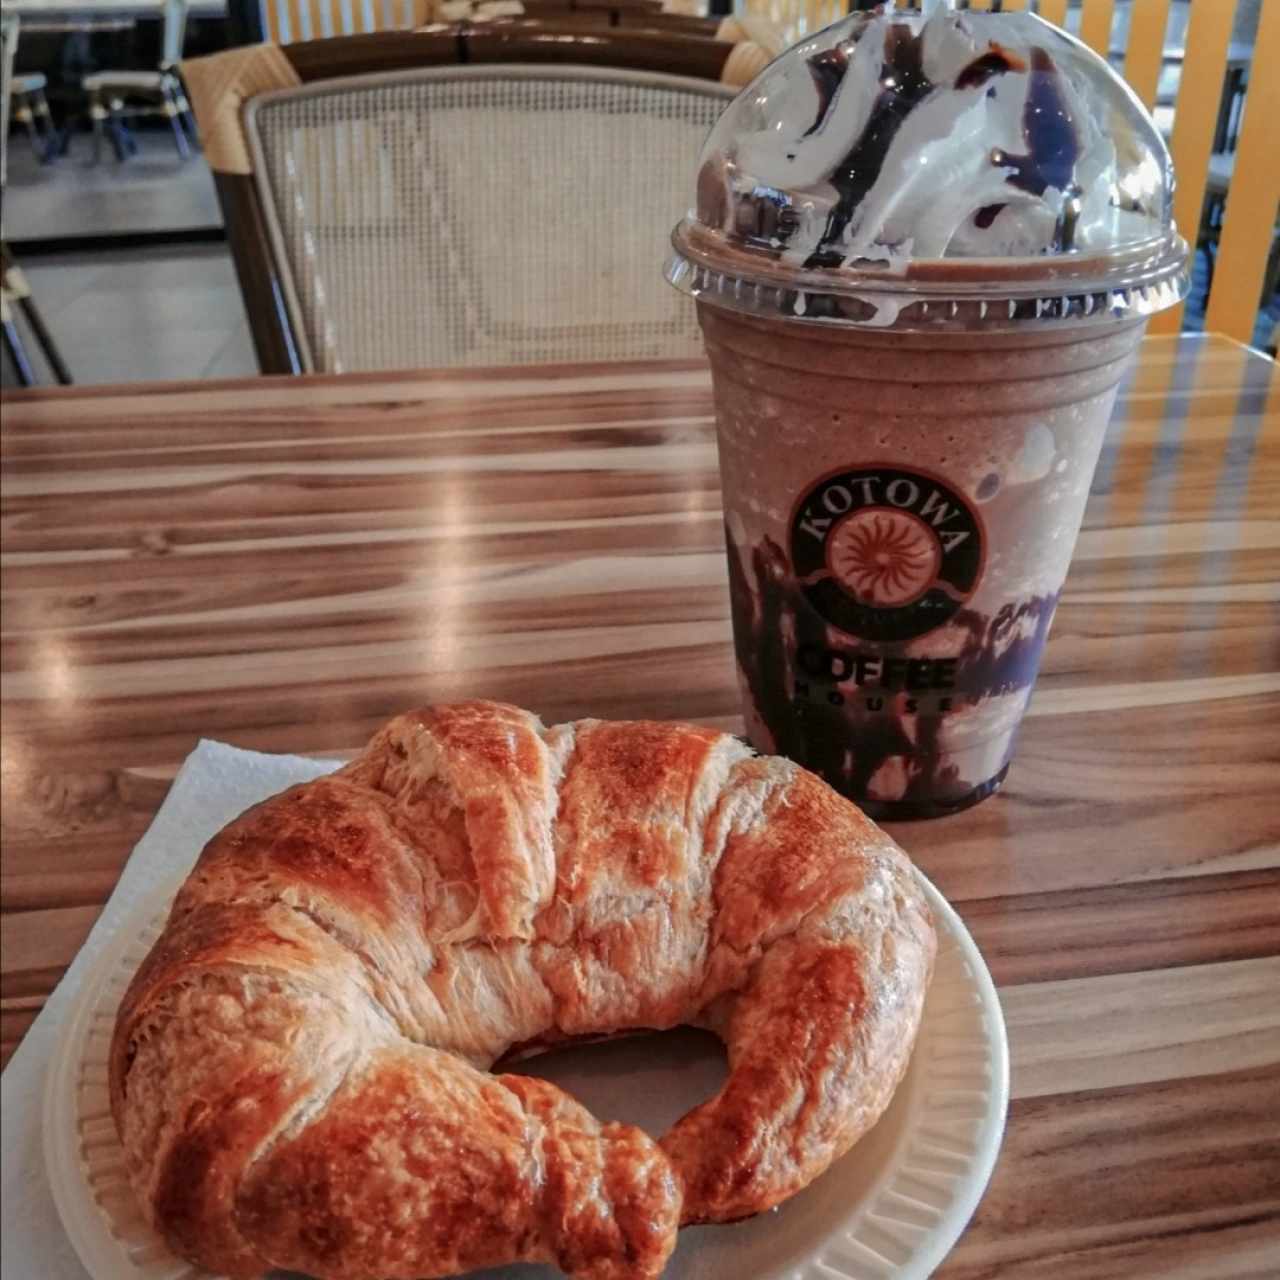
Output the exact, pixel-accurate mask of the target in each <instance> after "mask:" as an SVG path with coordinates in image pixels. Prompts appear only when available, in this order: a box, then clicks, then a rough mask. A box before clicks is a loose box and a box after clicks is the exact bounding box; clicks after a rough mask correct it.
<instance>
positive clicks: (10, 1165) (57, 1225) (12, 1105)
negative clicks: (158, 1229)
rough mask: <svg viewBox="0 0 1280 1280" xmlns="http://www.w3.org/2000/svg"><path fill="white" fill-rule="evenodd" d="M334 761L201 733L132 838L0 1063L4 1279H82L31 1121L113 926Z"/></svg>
mask: <svg viewBox="0 0 1280 1280" xmlns="http://www.w3.org/2000/svg"><path fill="white" fill-rule="evenodd" d="M337 767H338V762H337V761H335V760H307V759H304V758H302V757H301V756H269V755H263V754H261V753H260V752H257V751H240V750H238V749H237V748H235V747H228V746H226V745H224V744H223V743H221V742H201V743H200V744H199V745H198V746H197V747H196V749H195V750H194V751H193V752H192V753H191V754H190V755H189V756H188V757H187V759H186V761H185V762H184V763H183V766H182V768H181V770H180V771H179V773H178V776H177V778H175V779H174V783H173V786H172V787H171V788H170V790H169V794H168V796H167V797H166V798H165V802H164V804H162V805H161V806H160V811H159V813H157V814H156V816H155V819H154V821H153V822H152V823H151V825H150V827H148V828H147V831H146V834H145V835H144V836H143V837H142V839H141V840H139V841H138V843H137V845H136V846H135V847H134V850H133V853H132V854H131V855H130V857H129V861H128V863H127V864H126V865H125V869H124V873H123V874H122V875H121V877H120V883H119V884H117V885H116V888H115V892H114V893H113V894H112V895H111V897H110V899H109V900H108V902H107V905H106V906H105V907H104V908H103V911H102V915H101V916H99V918H98V922H97V924H95V925H94V926H93V930H92V932H91V933H90V934H89V937H88V938H87V939H86V940H85V944H84V946H83V947H81V948H80V953H79V954H78V955H77V956H76V958H75V960H74V961H73V962H72V964H71V967H70V968H69V969H68V970H67V972H66V975H65V976H64V977H63V979H62V981H61V982H60V983H59V984H58V987H57V990H55V991H54V993H53V995H51V996H50V997H49V1000H48V1002H47V1003H46V1004H45V1006H44V1008H43V1009H42V1010H41V1011H40V1016H39V1017H38V1018H37V1019H36V1020H35V1022H34V1023H33V1024H32V1026H31V1029H30V1030H29V1031H28V1032H27V1034H26V1037H25V1038H24V1039H23V1041H22V1044H21V1045H19V1046H18V1051H17V1052H16V1053H15V1054H14V1055H13V1057H12V1058H11V1059H10V1060H9V1064H8V1066H7V1067H5V1070H4V1079H3V1097H2V1100H0V1105H3V1114H4V1129H3V1157H4V1165H3V1181H2V1182H0V1190H2V1192H3V1223H4V1230H3V1233H2V1235H0V1273H2V1274H3V1275H4V1280H86V1275H87V1273H86V1272H85V1269H84V1267H82V1266H81V1265H80V1260H79V1259H78V1258H77V1257H76V1254H75V1251H74V1250H73V1249H72V1247H71V1242H70V1241H69V1240H68V1239H67V1237H66V1234H65V1233H64V1231H63V1229H62V1223H61V1222H60V1221H59V1219H58V1211H57V1209H56V1208H55V1207H54V1203H53V1197H52V1196H51V1195H50V1193H49V1185H48V1181H47V1179H46V1176H45V1167H44V1150H43V1147H42V1145H41V1137H40V1124H41V1116H42V1112H43V1108H44V1080H45V1075H46V1073H47V1071H48V1067H49V1062H50V1059H51V1057H52V1055H53V1053H54V1051H55V1050H56V1047H57V1042H58V1035H59V1030H60V1023H61V1021H62V1018H63V1015H64V1013H65V1012H66V1009H67V1006H68V1005H69V1004H70V1002H71V1000H72V998H73V997H74V995H75V992H76V991H77V990H78V989H79V986H80V983H81V982H82V981H84V977H85V975H86V973H88V972H89V970H90V968H91V967H92V965H93V963H94V960H95V959H96V957H97V956H98V955H99V953H100V952H101V951H102V948H103V947H104V946H105V944H106V943H107V941H108V940H109V939H110V937H111V936H112V934H113V933H114V932H115V931H116V930H117V929H119V928H120V925H121V923H122V922H123V921H125V920H127V919H128V917H129V914H130V913H131V912H132V911H133V910H134V909H135V908H136V907H137V906H138V904H139V903H140V902H142V901H143V900H144V899H145V898H146V897H148V896H149V895H150V894H151V893H152V892H154V891H155V890H156V889H157V887H158V886H159V885H162V884H174V885H176V884H177V883H178V881H179V880H181V879H182V877H183V876H185V875H186V873H187V872H188V871H189V870H190V869H191V866H192V864H193V863H194V862H195V860H196V857H197V855H198V854H199V853H200V850H201V848H203V846H204V844H205V842H206V841H207V840H208V839H209V838H210V837H211V836H213V835H215V834H216V833H217V832H218V831H219V830H220V829H221V828H222V827H224V826H226V824H227V823H228V822H230V821H231V819H232V818H234V817H235V816H236V815H237V814H240V813H243V812H244V810H245V809H247V808H248V807H249V806H250V805H253V804H257V803H258V801H259V800H265V799H266V798H267V797H268V796H271V795H274V794H275V793H276V792H277V791H282V790H284V788H285V787H289V786H292V785H293V784H294V783H296V782H309V781H310V780H311V779H312V778H318V777H320V776H321V775H322V774H325V773H331V772H332V771H333V770H334V769H336V768H337Z"/></svg>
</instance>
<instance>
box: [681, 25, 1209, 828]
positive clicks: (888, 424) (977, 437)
mask: <svg viewBox="0 0 1280 1280" xmlns="http://www.w3.org/2000/svg"><path fill="white" fill-rule="evenodd" d="M1172 198H1173V173H1172V169H1171V166H1170V162H1169V155H1168V152H1167V150H1166V148H1165V145H1164V143H1163V141H1162V139H1161V137H1160V134H1159V132H1158V131H1157V129H1156V128H1155V125H1154V124H1153V122H1152V120H1151V118H1150V116H1149V115H1148V114H1147V112H1146V111H1145V110H1144V109H1143V107H1142V106H1141V104H1140V103H1139V102H1138V100H1137V99H1136V98H1135V97H1134V96H1133V94H1132V92H1131V91H1130V90H1129V89H1128V88H1127V86H1125V84H1124V83H1123V82H1122V81H1121V80H1120V79H1119V78H1118V77H1117V76H1116V75H1115V74H1114V73H1113V72H1112V71H1111V70H1110V68H1109V67H1108V66H1107V65H1106V63H1105V62H1103V61H1102V60H1101V59H1100V58H1098V57H1097V56H1095V55H1094V54H1093V53H1092V52H1090V51H1089V50H1088V49H1087V48H1086V47H1085V46H1084V45H1082V44H1080V43H1079V42H1078V41H1076V40H1074V39H1072V38H1071V37H1070V36H1068V35H1066V34H1065V33H1063V32H1062V31H1060V30H1058V29H1057V28H1056V27H1053V26H1050V25H1049V24H1047V23H1045V22H1043V21H1042V20H1041V19H1039V18H1037V17H1035V16H1034V15H1031V14H1028V13H1010V14H991V13H975V12H965V13H957V12H953V11H951V10H950V9H946V8H936V9H935V10H934V11H933V12H932V13H931V14H930V15H929V16H928V17H926V16H924V15H922V14H919V13H907V12H901V13H895V12H880V13H859V14H855V15H853V16H851V17H849V18H847V19H845V20H843V21H841V22H839V23H836V24H835V25H834V26H831V27H828V28H827V29H826V30H825V31H822V32H820V33H819V34H817V35H815V36H813V37H812V38H810V39H808V40H805V41H803V42H802V43H800V44H798V45H796V46H795V47H793V48H792V49H790V50H788V51H787V52H786V53H784V54H783V55H782V56H781V57H780V58H779V59H778V60H776V61H775V62H774V63H772V64H771V65H770V66H769V67H768V68H766V69H765V71H764V72H762V74H761V75H760V76H759V77H758V78H757V79H756V80H755V81H754V82H753V83H752V84H751V85H749V86H748V87H747V88H746V89H745V90H744V91H743V92H742V93H741V94H740V95H739V96H738V97H737V98H736V99H735V100H734V101H733V103H732V104H731V105H730V106H729V107H728V109H727V110H726V111H725V113H724V115H723V116H722V117H721V119H720V121H719V122H718V123H717V125H716V126H715V128H714V129H713V130H712V133H711V135H710V137H709V139H708V141H707V143H706V146H705V147H704V149H703V153H702V156H701V159H700V162H699V172H698V177H697V194H696V207H695V208H694V209H693V210H691V211H690V213H689V215H688V217H686V218H685V219H684V220H683V221H682V222H681V223H680V224H679V226H678V227H677V228H676V229H675V232H674V233H673V237H672V242H673V245H674V248H675V253H674V255H673V257H672V258H671V260H670V262H669V263H668V267H667V276H668V279H669V280H670V281H671V282H672V283H673V284H675V285H676V287H677V288H679V289H681V290H682V291H684V292H686V293H688V294H690V295H692V296H693V297H694V298H696V299H697V304H698V314H699V319H700V322H701V325H702V330H703V334H704V337H705V339H706V344H707V352H708V355H709V357H710V360H711V367H712V374H713V379H714V385H715V397H716V412H717V424H718V437H719V449H720V467H721V483H722V487H723V496H724V511H725V533H726V543H727V550H728V561H729V579H730V586H731V592H732V603H733V628H734V644H735V649H736V654H737V663H738V671H739V678H740V681H741V686H742V695H743V706H744V713H745V717H746V722H747V726H748V731H749V735H750V737H751V740H752V742H753V743H754V744H755V745H756V746H757V747H758V748H760V749H761V750H763V751H771V752H772V751H778V752H782V753H784V754H786V755H789V756H791V757H792V758H793V759H795V760H797V761H799V762H800V763H802V764H804V765H806V766H807V767H809V768H811V769H813V770H815V771H816V772H818V773H820V774H821V775H822V776H823V777H824V778H826V780H827V781H828V782H830V783H831V784H832V785H833V786H835V787H837V788H838V789H839V790H841V791H843V792H844V793H845V794H846V795H849V796H851V797H852V798H853V799H855V800H857V801H858V802H859V803H860V804H862V805H863V806H864V807H865V808H866V809H867V810H868V811H869V812H871V813H872V814H874V815H876V816H881V817H890V818H894V817H930V816H936V815H940V814H946V813H951V812H954V811H956V810H958V809H962V808H965V807H966V806H968V805H971V804H973V803H975V802H976V801H978V800H981V799H982V798H983V797H984V796H987V795H990V794H991V793H992V792H993V791H994V790H995V789H996V788H997V787H998V786H999V785H1000V783H1001V781H1002V780H1003V778H1004V776H1005V774H1006V772H1007V770H1008V767H1009V761H1010V757H1011V755H1012V752H1013V744H1014V738H1015V736H1016V733H1017V730H1018V726H1019V724H1020V722H1021V720H1022V718H1023V714H1024V712H1025V711H1026V708H1027V703H1028V701H1029V699H1030V696H1031V691H1032V687H1033V685H1034V683H1035V679H1036V674H1037V671H1038V669H1039V666H1040V658H1041V654H1042V652H1043V649H1044V644H1045V639H1046V636H1047V635H1048V632H1049V627H1050V623H1051V622H1052V619H1053V615H1054V610H1055V608H1056V606H1057V602H1058V597H1059V594H1060V592H1061V590H1062V584H1063V580H1064V578H1065V576H1066V572H1067V567H1068V564H1069V563H1070V559H1071V554H1072V550H1073V548H1074V545H1075V540H1076V535H1077V533H1078V531H1079V528H1080V521H1081V517H1082V514H1083V511H1084V506H1085V501H1086V499H1087V497H1088V493H1089V487H1090V484H1091V483H1092V479H1093V473H1094V468H1095V466H1096V464H1097V460H1098V456H1099V451H1100V449H1101V447H1102V441H1103V436H1104V433H1105V431H1106V426H1107V422H1108V419H1109V417H1110V414H1111V410H1112V406H1113V404H1114V401H1115V395H1116V389H1117V386H1118V384H1119V381H1120V379H1121V377H1122V376H1123V374H1124V372H1125V369H1126V367H1127V366H1128V363H1129V361H1130V359H1131V356H1132V354H1133V351H1134V348H1135V346H1136V344H1137V342H1138V340H1139V338H1140V337H1141V336H1142V331H1143V328H1144V326H1145V323H1146V319H1147V317H1148V316H1150V315H1152V314H1153V313H1155V312H1157V311H1160V310H1162V309H1164V308H1166V307H1169V306H1172V305H1174V304H1176V303H1177V302H1178V301H1180V300H1181V299H1182V298H1183V297H1184V296H1185V294H1186V290H1187V285H1188V279H1187V261H1188V255H1187V246H1186V244H1185V242H1184V241H1183V240H1182V239H1181V238H1180V237H1179V236H1178V234H1177V231H1176V229H1175V227H1174V225H1173V217H1172Z"/></svg>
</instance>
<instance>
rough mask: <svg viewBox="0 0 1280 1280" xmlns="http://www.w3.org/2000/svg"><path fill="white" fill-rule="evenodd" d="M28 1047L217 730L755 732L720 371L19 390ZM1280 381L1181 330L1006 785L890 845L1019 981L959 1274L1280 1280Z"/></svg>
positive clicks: (1121, 461) (10, 857)
mask: <svg viewBox="0 0 1280 1280" xmlns="http://www.w3.org/2000/svg"><path fill="white" fill-rule="evenodd" d="M4 418H5V421H4V436H3V462H4V488H3V499H4V506H3V518H4V598H3V605H4V615H3V673H4V690H3V696H4V703H3V712H4V718H3V815H4V840H5V845H4V864H3V895H4V899H3V905H4V911H5V915H4V925H5V928H4V948H3V982H4V989H3V1018H4V1026H3V1032H4V1049H5V1052H6V1054H7V1053H8V1051H10V1050H11V1049H12V1048H13V1046H14V1044H15V1043H16V1041H17V1040H18V1039H19V1038H20V1037H21V1036H22V1033H23V1031H24V1030H25V1028H26V1027H27V1025H28V1024H29V1023H30V1021H31V1020H32V1018H33V1017H34V1016H35V1013H36V1012H37V1010H38V1009H39V1007H40V1005H41V1002H42V1001H43V1000H44V998H45V996H46V995H47V994H48V992H49V991H50V989H51V988H52V987H53V985H54V983H55V982H56V981H57V979H58V977H59V975H60V974H61V972H62V971H63V969H64V968H65V966H66V965H67V963H68V962H69V961H70V960H71V958H72V956H73V955H74V953H75V951H76V948H77V947H78V946H79V944H80V942H81V940H82V938H83V937H84V935H85V933H86V932H87V930H88V929H89V927H90V925H91V924H92V922H93V920H94V918H95V916H96V915H97V912H98V909H99V907H100V905H101V904H102V902H103V901H104V900H105V898H106V897H107V895H108V894H109V893H110V891H111V888H112V885H113V884H114V882H115V880H116V877H117V875H118V873H119V871H120V867H121V865H122V863H123V861H124V859H125V858H126V857H127V855H128V853H129V850H130V848H131V846H132V845H133V843H134V842H135V841H136V840H137V838H138V836H139V835H140V834H141V833H142V831H143V829H144V828H145V827H146V825H147V823H148V822H149V821H150V819H151V816H152V814H153V813H154V812H155V809H156V807H157V805H158V804H159V802H160V800H161V799H162V797H163V796H164V793H165V789H166V787H167V785H168V781H169V779H170V778H171V777H172V775H173V773H174V771H175V769H176V768H177V766H178V764H179V763H180V761H181V760H182V758H183V756H184V755H185V754H186V753H187V752H188V751H189V750H190V749H191V747H192V746H193V744H194V743H195V741H196V739H197V738H198V737H199V736H201V735H205V736H210V737H217V738H221V739H224V740H227V741H230V742H234V743H236V744H239V745H242V746H248V747H257V748H262V749H265V750H268V751H309V752H317V753H325V754H329V753H334V752H342V751H350V750H352V749H353V748H355V747H356V746H358V745H359V744H360V743H361V742H362V740H363V739H364V738H365V736H366V735H367V734H368V733H369V732H370V731H371V730H372V729H373V728H374V727H375V726H376V725H377V724H378V723H379V721H381V720H382V719H383V718H384V717H386V716H388V715H390V714H391V713H393V712H395V711H397V710H399V709H402V708H404V707H406V706H409V705H412V704H414V703H416V702H424V701H428V700H431V699H448V698H456V697H461V696H469V695H488V696H492V697H497V698H505V699H511V700H514V701H517V702H521V703H525V704H527V705H529V706H532V707H535V708H536V709H537V710H539V711H540V712H542V713H543V714H544V715H545V716H547V717H549V718H552V719H559V718H567V717H574V716H580V715H584V714H587V713H591V714H595V715H601V716H646V715H647V716H657V717H676V716H681V717H687V718H692V719H697V720H703V721H708V722H711V723H714V724H718V725H723V726H731V727H736V726H737V724H738V719H737V695H736V693H735V690H734V684H733V667H732V662H731V657H730V645H729V624H728V607H727V604H728V602H727V592H726V585H725V570H724V565H723V559H722V549H721V533H720V516H719V510H718V505H719V499H718V493H717V480H716V460H715V452H714V445H713V439H712V418H711V404H710V395H709V390H708V382H707V377H706V374H705V372H704V371H703V369H701V368H699V367H695V366H692V365H671V364H666V365H635V366H630V367H627V366H617V367H616V368H607V367H603V366H595V367H592V368H564V369H559V370H550V371H545V370H524V371H505V372H498V373H493V372H484V373H467V374H459V375H456V376H450V375H431V376H427V375H404V376H397V377H346V378H310V379H295V380H271V381H262V380H258V381H252V382H234V383H207V384H194V383H192V384H184V385H167V386H155V387H150V388H144V389H131V388H98V389H91V390H82V389H77V390H67V391H41V392H30V393H23V394H20V395H15V396H13V397H11V398H9V399H8V400H7V403H6V406H5V415H4ZM1278 511H1280V378H1278V377H1277V372H1276V366H1275V365H1274V364H1273V363H1271V362H1270V361H1268V360H1266V359H1264V358H1263V357H1261V356H1259V355H1257V354H1254V353H1250V352H1248V351H1246V350H1245V349H1244V348H1242V347H1238V346H1235V345H1233V344H1231V343H1228V342H1227V341H1225V340H1221V339H1211V340H1201V339H1183V340H1181V341H1180V342H1179V341H1178V340H1176V339H1153V340H1149V341H1148V342H1147V343H1146V344H1145V346H1144V348H1143V352H1142V358H1141V362H1140V364H1139V367H1138V368H1137V370H1136V372H1135V374H1134V376H1133V378H1132V380H1131V383H1130V385H1129V387H1128V390H1127V393H1126V395H1125V396H1124V399H1123V401H1122V403H1121V405H1120V408H1119V410H1118V412H1117V416H1116V421H1115V424H1114V428H1113V431H1112V434H1111V436H1110V437H1109V444H1108V446H1107V448H1106V451H1105V453H1104V456H1103V459H1102V462H1101V465H1100V467H1099V471H1098V477H1097V481H1096V484H1095V492H1094V496H1093V501H1092V505H1091V506H1090V508H1089V512H1088V516H1087V518H1086V522H1085V525H1086V527H1085V530H1084V532H1083V533H1082V534H1081V537H1080V543H1079V547H1078V550H1077V553H1076V559H1075V564H1074V567H1073V569H1072V572H1071V577H1070V580H1069V582H1068V585H1067V590H1066V594H1065V596H1064V598H1063V602H1062V606H1061V609H1060V610H1059V614H1058V619H1057V622H1056V624H1055V627H1054V632H1053V637H1052V639H1051V641H1050V644H1049V648H1048V652H1047V656H1046V658H1045V664H1044V671H1043V674H1042V676H1041V679H1040V686H1039V691H1038V693H1037V695H1036V699H1035V702H1034V704H1033V706H1032V709H1031V713H1030V717H1029V719H1028V720H1027V722H1026V726H1025V730H1024V733H1023V737H1022V742H1021V747H1020V750H1019V752H1018V755H1017V759H1016V760H1015V763H1014V767H1013V770H1012V772H1011V774H1010V776H1009V780H1008V783H1007V785H1006V786H1005V789H1004V790H1003V792H1002V793H1001V794H1000V795H999V796H998V797H996V798H995V799H993V800H990V801H988V802H986V803H984V804H982V805H979V806H978V807H977V808H975V809H972V810H970V811H968V812H966V813H964V814H961V815H959V816H956V817H954V818H950V819H947V820H944V821H939V822H933V823H916V824H903V825H899V826H897V827H896V828H894V833H895V834H896V835H897V836H898V838H899V839H900V840H901V841H902V843H903V844H904V845H906V847H907V848H908V849H909V850H910V851H911V852H912V853H913V854H914V855H915V857H916V859H917V860H918V861H919V863H920V864H921V865H922V866H923V867H924V869H925V870H926V871H927V873H928V874H929V875H930V876H931V877H932V878H933V880H934V881H935V883H937V884H938V886H939V887H940V888H941V889H942V890H943V891H944V892H945V893H946V894H947V895H948V896H949V897H950V898H951V899H952V901H953V902H955V903H956V905H957V906H958V907H959V909H960V912H961V914H962V915H963V916H964V918H965V920H966V921H967V923H968V925H969V927H970V929H972V931H973V933H974V936H975V937H976V938H977V941H978V943H979V945H980V946H981V947H982V948H983V950H984V951H985V953H986V956H987V959H988V961H989V963H990V965H991V968H992V970H993V972H994V975H995V978H996V981H997V982H998V983H999V985H1000V987H1001V989H1002V996H1003V1000H1004V1006H1005V1011H1006V1015H1007V1017H1008V1023H1009V1032H1010V1040H1011V1045H1012V1057H1013V1092H1014V1101H1013V1104H1012V1110H1011V1113H1010V1122H1009V1129H1008V1134H1007V1137H1006V1141H1005V1147H1004V1152H1003V1155H1002V1157H1001V1160H1000V1163H999V1165H998V1167H997V1170H996V1174H995V1178H994V1181H993V1183H992V1185H991V1189H990V1191H989V1192H988V1194H987V1196H986V1199H985V1200H984V1201H983V1203H982V1206H981V1208H980V1209H979V1210H978V1213H977V1216H976V1218H975V1220H974V1223H973V1225H972V1226H971V1228H970V1229H969V1231H968V1232H967V1234H966V1235H965V1236H964V1238H963V1239H962V1241H961V1243H960V1245H959V1247H958V1248H957V1249H956V1251H955V1253H954V1254H953V1255H952V1257H951V1259H950V1260H949V1262H948V1263H947V1264H946V1265H945V1266H944V1267H943V1269H942V1271H941V1272H940V1273H939V1274H940V1275H942V1276H944V1277H948V1278H952V1280H955V1278H959V1277H965V1278H970V1280H977V1278H978V1277H989V1276H995V1275H999V1276H1000V1277H1001V1280H1013V1278H1015V1277H1018V1278H1021V1277H1027V1278H1028V1280H1031V1278H1034V1280H1041V1278H1050V1277H1051V1278H1053V1280H1058V1278H1059V1277H1061V1278H1062V1280H1091V1278H1094V1277H1098V1278H1102V1277H1121V1276H1123V1277H1126V1278H1127V1277H1135V1276H1145V1277H1161V1278H1162V1280H1165V1278H1168V1277H1177V1280H1231V1278H1232V1277H1240V1278H1243V1277H1246V1276H1249V1277H1261V1276H1263V1275H1274V1274H1276V1272H1275V1266H1276V1262H1277V1259H1278V1258H1280V1176H1278V1174H1280V1156H1278V1150H1280V1148H1278V1147H1277V1145H1276V1139H1277V1136H1278V1134H1280V1130H1278V1128H1277V1124H1278V1122H1277V1116H1278V1115H1280V796H1278V792H1280V674H1278V669H1280V641H1278V635H1280V632H1278V630H1277V623H1278V621H1280V612H1278V610H1277V600H1278V599H1280V520H1278V519H1277V512H1278Z"/></svg>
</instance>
